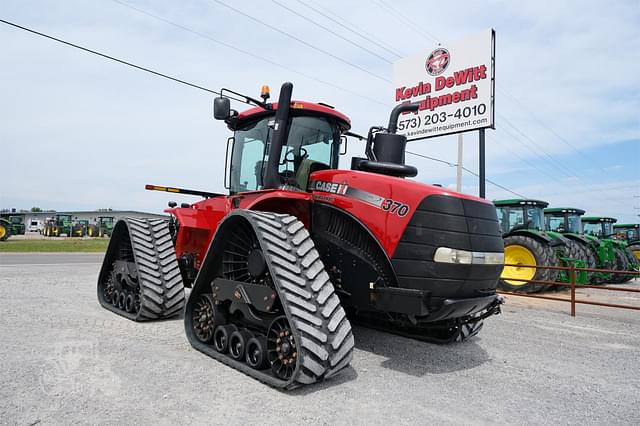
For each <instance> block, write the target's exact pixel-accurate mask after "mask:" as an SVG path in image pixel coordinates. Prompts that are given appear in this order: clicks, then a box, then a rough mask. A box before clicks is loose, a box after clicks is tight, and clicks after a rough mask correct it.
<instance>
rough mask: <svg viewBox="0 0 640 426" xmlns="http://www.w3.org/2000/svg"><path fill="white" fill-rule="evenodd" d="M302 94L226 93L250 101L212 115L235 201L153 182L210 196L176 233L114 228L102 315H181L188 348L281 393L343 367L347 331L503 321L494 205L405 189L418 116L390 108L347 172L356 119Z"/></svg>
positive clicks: (101, 291)
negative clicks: (404, 120)
mask: <svg viewBox="0 0 640 426" xmlns="http://www.w3.org/2000/svg"><path fill="white" fill-rule="evenodd" d="M292 89H293V86H292V85H291V83H285V84H284V85H283V86H282V89H281V91H280V98H279V101H278V102H277V103H267V99H268V93H264V92H263V96H262V98H263V101H258V100H255V99H251V98H248V97H244V96H243V95H240V94H238V93H235V92H231V93H233V94H234V95H236V96H243V98H244V99H246V101H247V102H249V103H251V104H253V105H255V107H253V108H251V109H249V110H248V111H245V112H242V113H237V112H236V111H233V110H231V109H230V100H229V98H228V97H219V98H216V100H215V102H214V116H215V118H216V119H219V120H224V121H225V123H226V124H227V126H228V127H229V129H230V130H232V131H233V132H234V137H233V138H230V139H229V141H228V145H227V148H228V151H229V150H230V152H231V157H230V167H229V168H228V174H227V176H226V177H227V178H228V180H229V184H228V187H229V190H230V191H229V194H228V195H223V194H214V193H207V192H200V191H191V190H181V189H178V188H167V187H157V186H151V185H148V186H147V189H152V190H161V191H168V192H175V193H184V194H191V195H199V196H203V197H204V198H205V199H204V200H202V201H199V202H196V203H193V204H191V205H189V204H183V205H182V206H181V207H179V208H178V207H176V203H174V202H170V203H169V207H170V208H169V209H167V210H165V211H166V212H168V213H169V214H170V215H171V220H170V221H168V222H167V221H165V220H161V219H160V220H156V219H149V220H143V219H133V218H129V219H125V220H121V221H118V222H117V223H116V225H115V227H114V229H113V234H112V236H111V241H110V243H109V248H108V250H107V253H106V255H105V259H104V263H103V266H102V269H101V271H100V275H99V279H98V298H99V301H100V303H101V304H102V306H104V307H105V308H107V309H109V310H111V311H113V312H115V313H117V314H120V315H122V316H124V317H127V318H130V319H132V320H136V321H145V320H154V319H160V318H167V317H171V316H174V315H178V314H180V313H182V311H183V310H184V324H185V331H186V334H187V337H188V340H189V342H190V343H191V344H192V345H193V347H195V348H196V349H197V350H199V351H201V352H203V353H205V354H207V355H209V356H211V357H213V358H215V359H217V360H219V361H221V362H223V363H225V364H227V365H229V366H231V367H234V368H236V369H238V370H240V371H242V372H244V373H246V374H248V375H250V376H252V377H255V378H257V379H259V380H261V381H263V382H265V383H268V384H270V385H272V386H274V387H278V388H283V389H291V388H294V387H296V386H300V385H303V384H308V383H313V382H317V381H320V380H323V379H325V378H328V377H331V376H333V375H334V374H336V373H337V372H338V371H340V370H341V369H342V368H344V367H345V366H347V365H348V364H349V361H350V360H351V357H352V350H353V347H354V339H353V334H352V331H351V325H350V320H358V321H362V322H363V323H364V324H366V325H370V326H375V327H381V328H385V329H388V330H390V331H395V332H397V333H401V334H403V335H408V336H411V337H415V338H420V339H425V340H429V341H436V342H451V341H456V340H463V339H465V338H467V337H470V336H473V335H474V334H476V333H477V332H478V331H479V330H480V328H481V327H482V324H483V320H484V319H485V318H486V317H488V316H490V315H493V314H497V313H499V311H500V303H501V299H500V298H499V296H497V295H496V291H495V289H496V285H497V282H498V277H499V276H500V272H501V270H502V266H503V244H502V238H501V235H500V231H499V229H498V222H497V218H496V211H495V208H494V206H493V205H492V204H491V203H489V202H487V201H485V200H482V199H479V198H475V197H472V196H469V195H464V194H458V193H452V192H449V191H446V190H444V189H442V188H439V187H436V186H431V185H426V184H422V183H418V182H415V181H412V180H408V179H404V178H405V177H411V176H415V175H416V174H417V169H416V168H415V167H412V166H408V165H405V164H404V149H405V143H406V138H405V137H404V136H402V135H398V134H396V132H395V131H396V123H397V120H398V117H399V115H400V114H401V113H402V112H406V111H416V110H417V107H418V105H417V104H407V105H402V106H399V107H396V108H395V109H394V110H393V112H392V113H391V118H390V121H389V125H388V126H387V127H386V128H382V127H375V128H372V129H371V130H370V131H369V135H368V139H367V145H366V153H367V158H354V159H353V160H352V167H351V170H338V169H337V166H338V158H339V155H340V141H341V140H342V137H343V135H345V134H349V128H350V121H349V119H348V118H347V117H346V116H345V115H343V114H341V113H339V112H337V111H336V110H334V109H333V108H332V107H329V106H326V105H324V104H315V103H309V102H298V101H291V92H292ZM224 90H226V89H224ZM229 92H230V91H229ZM226 180H227V179H225V181H226ZM225 183H226V182H225ZM183 286H186V287H191V288H192V289H191V293H190V296H189V299H188V301H187V302H186V306H183V305H185V300H184V297H185V296H184V291H183ZM183 308H184V309H183ZM347 317H348V318H347Z"/></svg>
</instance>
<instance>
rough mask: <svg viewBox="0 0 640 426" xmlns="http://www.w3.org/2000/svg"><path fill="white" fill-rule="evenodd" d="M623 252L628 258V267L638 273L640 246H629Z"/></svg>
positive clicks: (639, 267)
mask: <svg viewBox="0 0 640 426" xmlns="http://www.w3.org/2000/svg"><path fill="white" fill-rule="evenodd" d="M625 250H626V252H627V257H628V258H629V266H630V267H631V269H633V270H635V271H638V270H639V269H640V244H631V245H629V246H628V247H627V248H626V249H625Z"/></svg>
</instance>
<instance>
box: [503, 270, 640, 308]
mask: <svg viewBox="0 0 640 426" xmlns="http://www.w3.org/2000/svg"><path fill="white" fill-rule="evenodd" d="M504 266H515V267H518V268H533V269H535V270H536V271H537V270H538V269H551V270H559V271H567V272H568V275H569V282H568V283H565V282H559V281H546V280H526V279H522V278H510V277H501V279H506V280H510V281H520V282H523V283H531V284H543V285H551V286H558V287H569V289H570V290H571V291H570V293H569V295H570V297H569V298H568V299H567V298H564V297H555V296H547V295H543V294H532V293H529V294H527V293H515V292H509V291H498V293H500V294H507V295H510V296H520V297H530V298H532V299H546V300H555V301H557V302H568V303H570V304H571V316H572V317H575V316H576V305H577V304H582V305H594V306H604V307H608V308H619V309H631V310H635V311H640V306H633V305H622V304H618V303H606V302H594V301H591V300H584V299H576V287H578V288H595V289H598V290H606V291H618V292H620V291H622V292H627V293H640V288H627V287H609V286H604V285H594V284H585V285H582V284H580V285H576V273H579V272H602V273H607V274H615V275H631V276H634V277H640V272H638V271H618V270H613V269H591V268H576V267H575V266H573V265H570V266H530V265H513V264H505V265H504ZM534 276H535V274H534Z"/></svg>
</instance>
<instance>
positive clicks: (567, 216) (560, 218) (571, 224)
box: [544, 207, 584, 234]
mask: <svg viewBox="0 0 640 426" xmlns="http://www.w3.org/2000/svg"><path fill="white" fill-rule="evenodd" d="M583 214H584V210H581V209H576V208H572V207H556V208H548V209H544V219H545V229H547V230H549V231H554V232H559V233H561V234H580V233H581V232H582V224H581V222H580V217H582V215H583Z"/></svg>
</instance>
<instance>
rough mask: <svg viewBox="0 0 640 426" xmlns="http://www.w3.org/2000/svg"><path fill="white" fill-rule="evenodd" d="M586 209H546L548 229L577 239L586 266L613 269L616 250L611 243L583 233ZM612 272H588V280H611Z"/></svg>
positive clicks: (594, 281)
mask: <svg viewBox="0 0 640 426" xmlns="http://www.w3.org/2000/svg"><path fill="white" fill-rule="evenodd" d="M582 215H584V210H582V209H577V208H574V207H555V208H548V209H545V210H544V218H545V223H546V229H548V230H550V231H552V232H558V233H560V234H562V235H563V236H564V237H565V238H567V239H569V240H571V241H575V242H576V243H577V244H578V246H579V248H580V250H581V254H580V257H581V259H583V260H584V262H585V267H586V268H590V269H611V266H612V265H613V263H612V262H613V260H615V256H614V252H613V250H612V249H611V245H610V244H607V243H605V242H602V241H601V240H600V239H599V238H597V237H595V236H592V235H584V234H583V233H582V221H581V219H580V218H581V217H582ZM611 278H612V277H611V274H606V273H602V272H588V273H587V280H588V281H589V282H590V283H592V284H601V283H605V282H608V281H611Z"/></svg>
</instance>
